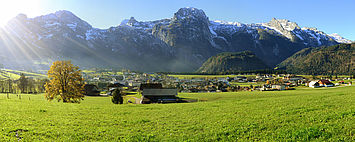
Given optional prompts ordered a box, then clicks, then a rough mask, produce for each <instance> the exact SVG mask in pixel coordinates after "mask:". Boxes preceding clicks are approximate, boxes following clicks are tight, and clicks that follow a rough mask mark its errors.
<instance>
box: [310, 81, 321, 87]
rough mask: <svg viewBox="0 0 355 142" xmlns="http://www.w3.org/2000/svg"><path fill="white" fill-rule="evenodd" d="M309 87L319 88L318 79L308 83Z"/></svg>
mask: <svg viewBox="0 0 355 142" xmlns="http://www.w3.org/2000/svg"><path fill="white" fill-rule="evenodd" d="M308 86H309V87H312V88H318V87H319V83H318V81H311V82H310V83H309V84H308Z"/></svg>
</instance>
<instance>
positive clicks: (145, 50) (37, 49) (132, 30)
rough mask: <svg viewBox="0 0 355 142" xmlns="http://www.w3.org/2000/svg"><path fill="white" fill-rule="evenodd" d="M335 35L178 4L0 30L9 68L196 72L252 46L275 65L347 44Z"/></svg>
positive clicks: (22, 19)
mask: <svg viewBox="0 0 355 142" xmlns="http://www.w3.org/2000/svg"><path fill="white" fill-rule="evenodd" d="M350 42H351V41H350V40H347V39H345V38H343V37H341V36H339V35H337V34H332V35H328V34H326V33H324V32H322V31H319V30H317V29H316V28H306V27H304V28H301V27H299V26H298V25H297V23H295V22H291V21H289V20H285V19H275V18H273V19H272V20H271V21H270V22H268V23H257V24H243V23H239V22H223V21H211V20H209V18H208V17H207V16H206V14H205V12H204V11H203V10H201V9H197V8H181V9H179V10H178V11H177V12H176V13H174V14H173V16H172V18H168V19H161V20H155V21H137V20H136V19H135V18H133V17H131V18H130V19H127V20H124V21H122V22H121V23H120V24H119V25H118V26H115V27H110V28H108V29H98V28H94V27H92V26H91V25H90V24H89V23H87V22H85V21H84V20H82V19H80V18H79V17H77V16H76V15H74V14H73V13H72V12H69V11H65V10H63V11H57V12H55V13H51V14H48V15H43V16H38V17H34V18H28V17H27V16H26V15H24V14H19V15H18V16H16V17H15V18H13V19H12V20H10V21H9V22H8V24H7V25H6V26H5V27H4V28H2V29H0V50H1V51H2V52H1V53H0V63H1V64H2V65H3V66H4V67H6V68H12V69H26V70H39V69H48V68H49V66H50V64H51V63H52V62H53V61H55V60H72V62H73V63H74V64H76V65H78V66H80V67H81V68H94V67H95V68H116V69H120V68H125V69H130V70H137V71H147V72H150V71H169V72H193V71H196V70H197V69H198V68H200V67H201V66H202V64H203V63H204V62H205V61H206V60H207V59H208V58H210V57H212V56H214V55H217V54H218V53H222V52H240V51H246V50H248V51H251V52H253V53H254V54H255V55H256V56H257V57H258V58H259V59H261V60H262V61H263V62H264V63H265V64H266V65H267V66H269V67H275V66H276V65H277V64H279V63H281V62H282V61H284V60H285V59H286V58H288V57H290V56H291V55H293V54H294V53H296V52H298V51H300V50H302V49H304V48H309V47H318V46H331V45H336V44H339V43H350Z"/></svg>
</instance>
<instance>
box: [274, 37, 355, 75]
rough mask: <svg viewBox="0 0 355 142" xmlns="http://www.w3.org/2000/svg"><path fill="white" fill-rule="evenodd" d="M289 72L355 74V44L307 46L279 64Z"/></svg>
mask: <svg viewBox="0 0 355 142" xmlns="http://www.w3.org/2000/svg"><path fill="white" fill-rule="evenodd" d="M279 67H280V68H285V69H286V71H287V72H289V73H297V74H330V75H335V74H354V73H355V44H354V43H353V44H339V45H334V46H328V47H326V46H323V47H318V48H305V49H303V50H301V51H299V52H297V53H295V54H294V55H293V56H291V57H290V58H288V59H286V60H285V61H283V62H282V63H281V64H279Z"/></svg>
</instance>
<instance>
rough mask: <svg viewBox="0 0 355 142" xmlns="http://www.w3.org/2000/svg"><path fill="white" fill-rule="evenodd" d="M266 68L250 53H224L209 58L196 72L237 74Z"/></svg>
mask: <svg viewBox="0 0 355 142" xmlns="http://www.w3.org/2000/svg"><path fill="white" fill-rule="evenodd" d="M267 68H268V67H267V66H266V65H265V64H264V63H263V62H262V61H261V60H260V59H259V58H257V57H256V55H255V54H253V53H252V52H250V51H244V52H226V53H220V54H217V55H216V56H212V57H210V58H209V59H208V60H207V61H206V62H205V63H204V64H203V65H202V66H201V67H200V68H199V69H198V70H197V72H205V73H216V72H237V71H250V70H260V69H267Z"/></svg>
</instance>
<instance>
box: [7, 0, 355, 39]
mask: <svg viewBox="0 0 355 142" xmlns="http://www.w3.org/2000/svg"><path fill="white" fill-rule="evenodd" d="M183 7H195V8H199V9H202V10H204V12H205V13H206V15H207V16H208V17H209V19H210V20H222V21H228V22H241V23H246V24H250V23H263V22H268V21H270V20H271V19H272V18H273V17H275V18H277V19H288V20H290V21H293V22H296V23H297V24H298V25H299V26H300V27H316V28H318V29H319V30H321V31H324V32H325V33H328V34H331V33H338V34H339V35H341V36H343V37H345V38H347V39H350V40H353V41H355V18H354V15H355V8H354V7H355V0H0V24H4V23H6V22H7V21H8V20H10V19H11V18H12V17H15V16H16V15H17V14H19V13H24V14H26V15H27V16H28V17H35V16H39V15H45V14H49V13H53V12H55V11H58V10H68V11H71V12H73V13H74V14H75V15H77V16H78V17H80V18H81V19H83V20H85V21H87V22H88V23H89V24H91V25H92V26H93V27H96V28H101V29H107V28H109V27H111V26H117V25H119V24H120V23H121V21H122V20H124V19H129V18H130V17H135V19H137V20H138V21H151V20H158V19H163V18H171V17H173V15H174V13H175V12H176V11H177V10H178V9H179V8H183Z"/></svg>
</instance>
